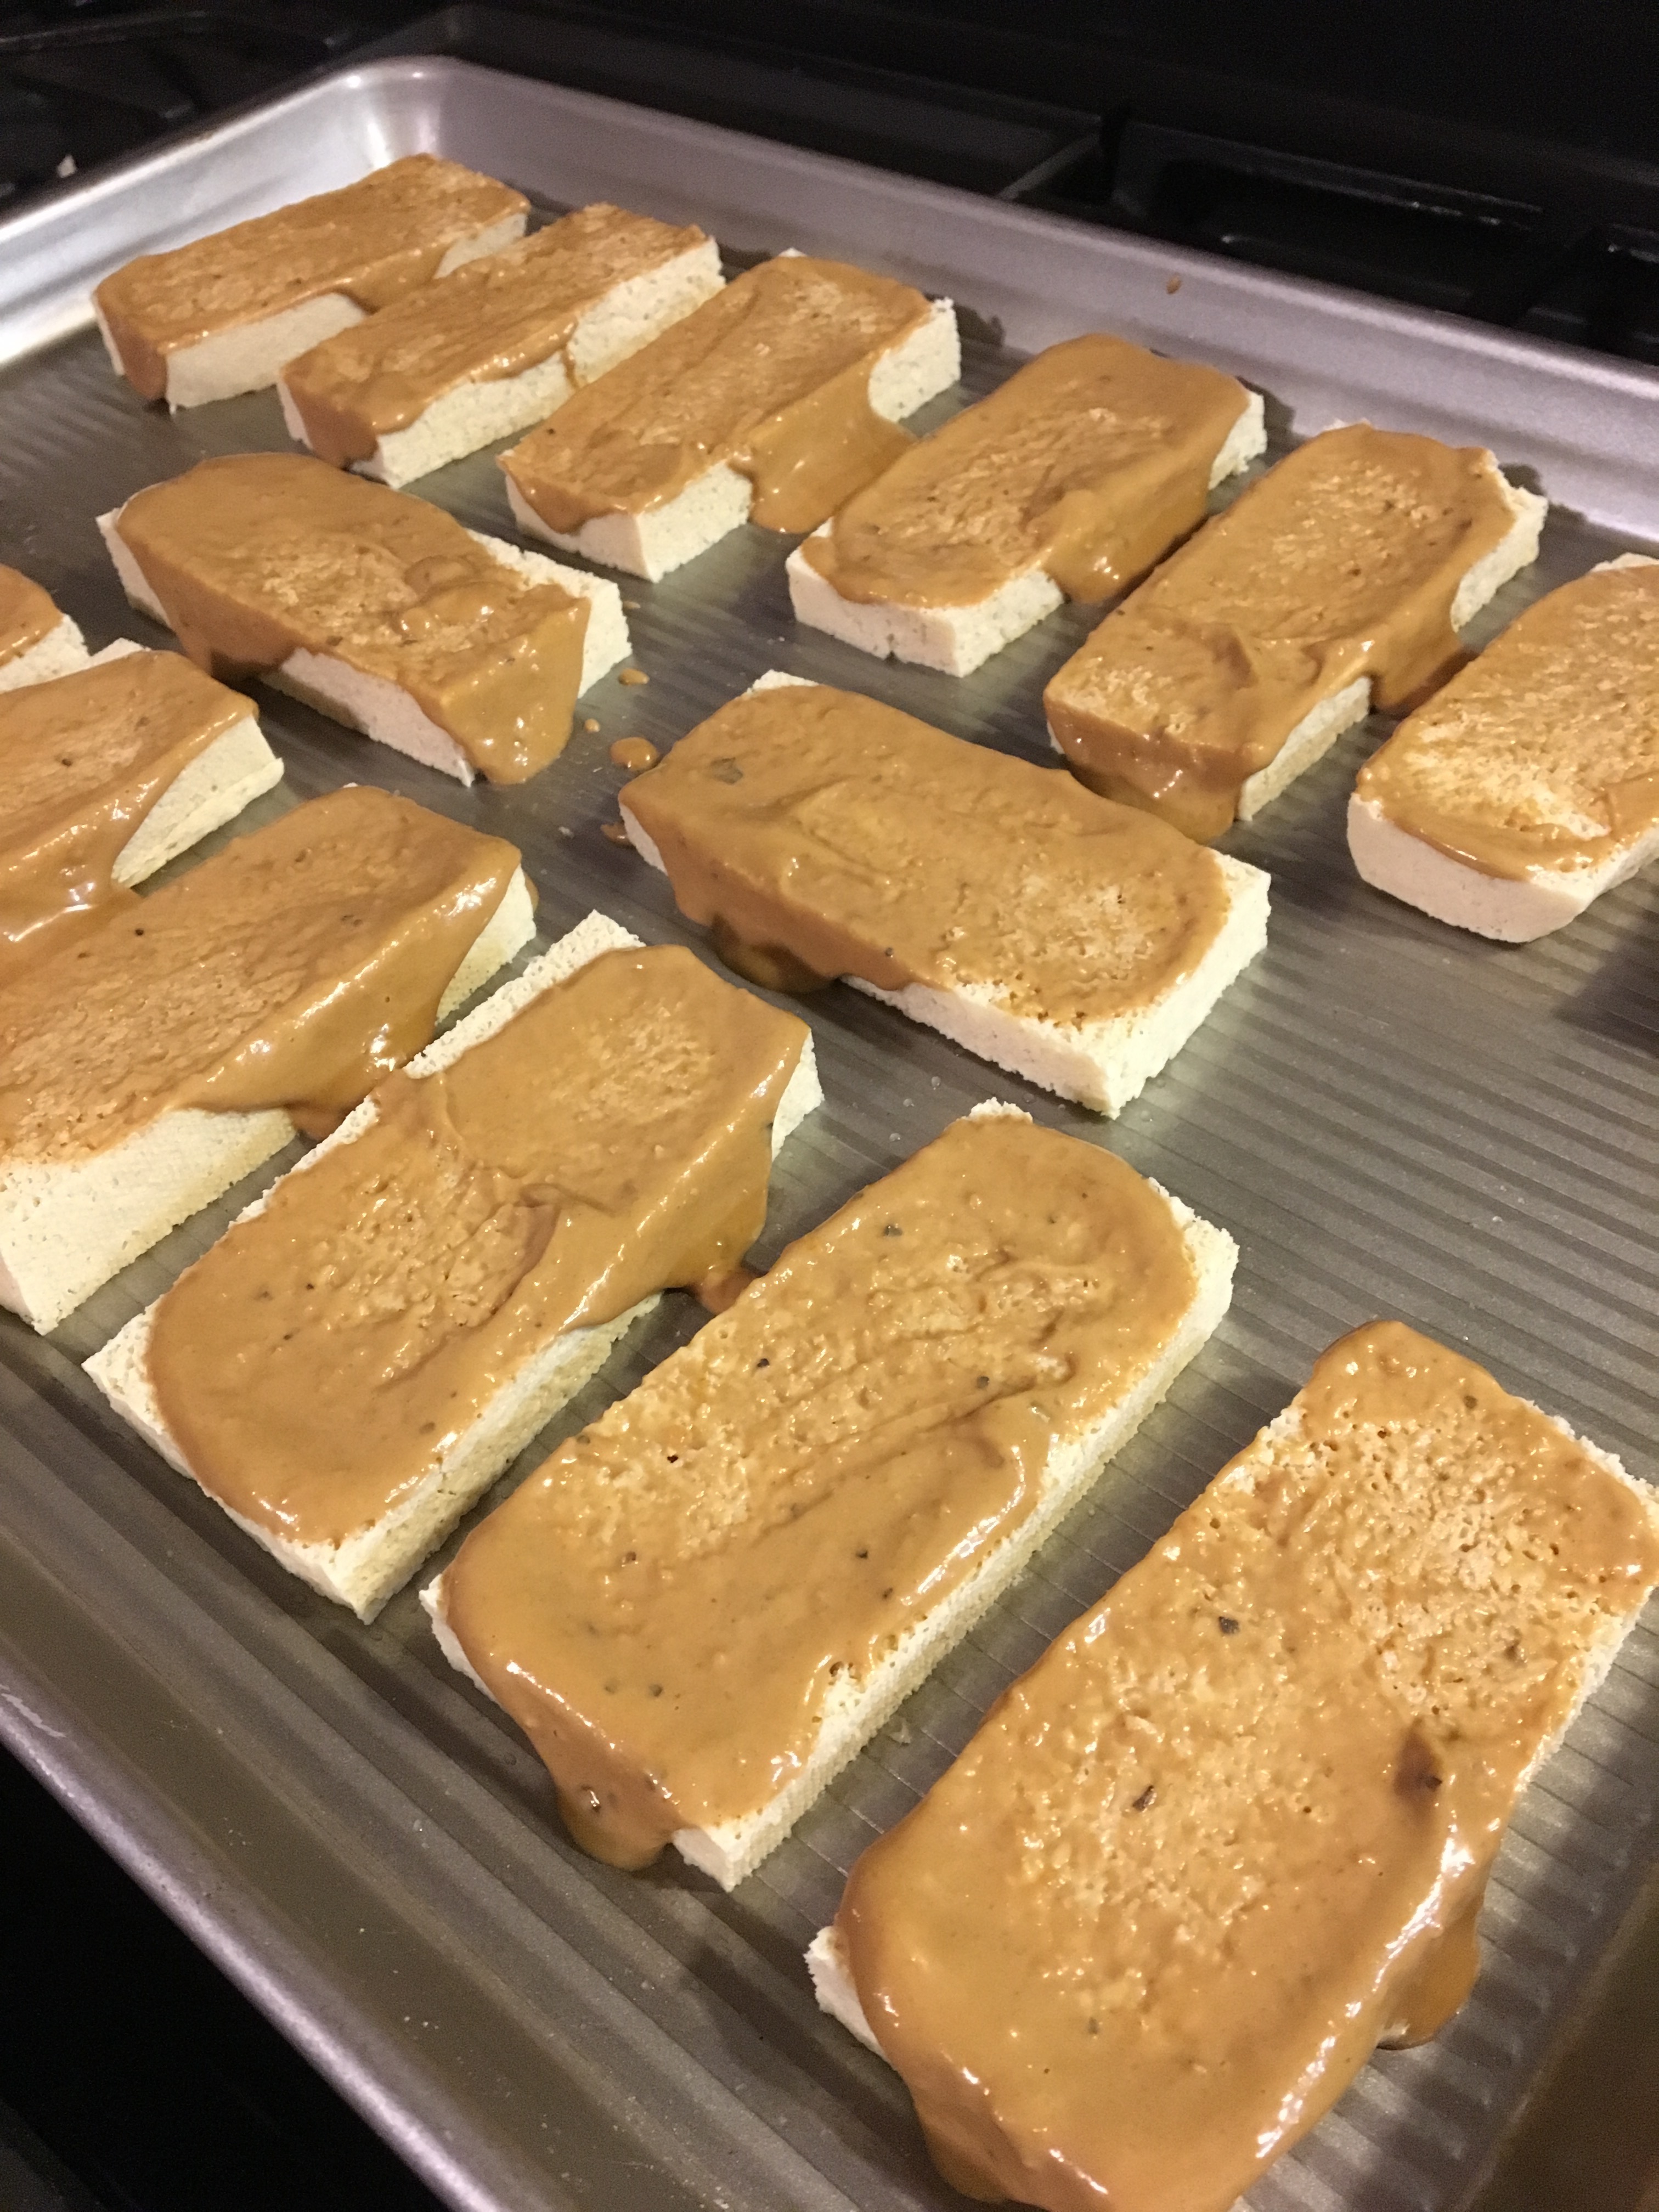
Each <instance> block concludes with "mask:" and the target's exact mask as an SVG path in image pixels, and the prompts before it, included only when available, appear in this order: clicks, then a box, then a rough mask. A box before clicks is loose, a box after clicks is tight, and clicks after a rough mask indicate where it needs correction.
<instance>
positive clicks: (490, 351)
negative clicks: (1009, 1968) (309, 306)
mask: <svg viewBox="0 0 1659 2212" xmlns="http://www.w3.org/2000/svg"><path fill="white" fill-rule="evenodd" d="M703 242H704V241H703V234H702V231H700V230H698V229H697V228H696V227H695V226H694V225H690V224H688V225H686V226H685V227H684V228H678V229H677V228H674V227H672V226H671V225H670V224H668V223H665V222H656V221H655V220H654V219H653V217H652V216H644V215H629V214H628V213H627V212H626V211H625V210H623V209H621V208H614V207H609V206H606V205H605V204H603V203H600V204H596V205H594V206H592V207H586V208H578V209H577V210H576V211H575V212H574V214H573V215H567V216H561V217H560V219H559V221H558V222H552V223H549V224H548V226H547V228H545V229H544V230H538V232H537V233H536V234H535V235H534V236H533V237H532V238H526V239H523V240H520V242H519V243H518V244H517V245H516V246H508V247H507V249H506V251H505V252H501V253H492V254H489V255H488V256H485V257H483V258H480V259H478V260H476V261H469V262H467V263H466V264H465V266H464V267H462V268H460V269H458V270H455V271H454V273H453V275H451V276H444V277H441V278H440V279H439V280H438V282H437V283H434V284H423V285H422V287H421V288H420V289H419V291H418V292H416V293H412V294H410V295H407V296H405V297H404V299H402V300H400V301H397V302H396V303H395V304H394V305H393V306H392V307H383V308H382V309H381V310H380V313H379V314H377V315H374V316H371V317H370V318H369V319H368V321H367V322H363V323H357V324H355V325H353V326H352V328H351V329H350V330H348V331H340V332H339V334H338V335H337V337H331V338H326V339H325V340H324V342H323V343H322V344H321V345H319V346H314V347H313V349H312V350H311V351H310V352H309V353H305V354H301V356H300V357H299V359H298V360H297V361H291V362H289V363H288V364H287V365H286V367H285V368H283V385H284V386H285V387H286V388H287V391H288V394H289V398H290V399H291V400H292V401H293V403H294V404H295V407H296V408H297V410H299V414H300V418H301V421H302V422H304V424H305V428H306V437H307V441H309V443H310V446H311V447H312V450H313V453H318V454H320V455H321V457H322V459H324V460H325V461H332V462H334V463H335V464H336V465H337V466H339V467H344V466H345V465H346V464H347V463H348V462H351V461H366V460H368V459H370V458H371V457H372V455H373V454H374V449H375V447H377V446H378V444H379V443H380V440H381V439H382V438H383V437H385V436H386V435H388V434H389V433H391V432H392V431H395V430H404V429H407V428H408V427H409V425H410V423H411V422H414V421H415V420H416V416H420V415H422V414H423V413H424V412H425V411H426V410H427V409H428V407H430V406H431V405H432V404H433V403H434V402H435V400H439V399H441V398H444V397H445V396H446V394H447V393H448V392H453V391H454V390H456V388H457V387H458V386H460V385H463V384H472V383H483V382H487V381H490V380H495V379H498V378H503V377H509V376H522V375H523V374H524V373H525V372H526V369H531V368H537V367H538V366H539V365H540V364H541V363H542V362H544V361H550V360H551V359H552V357H553V356H555V355H558V356H561V357H562V359H563V361H564V366H565V371H566V374H567V375H568V378H569V381H570V383H571V384H572V385H573V386H574V385H575V384H576V383H577V382H578V381H580V380H579V378H578V376H577V374H576V371H575V369H574V367H573V366H572V364H571V362H570V360H569V357H568V350H567V349H568V344H569V341H570V337H571V334H572V332H573V331H574V330H575V327H576V325H577V324H578V323H579V322H580V320H581V319H582V317H583V316H584V315H585V314H586V313H587V312H588V310H589V309H590V308H591V307H594V306H596V305H597V304H598V303H599V301H601V300H602V299H603V298H604V297H605V294H606V293H607V292H609V291H611V290H612V289H614V288H615V287H616V286H617V285H618V284H623V283H628V282H629V280H630V279H631V278H634V277H636V276H646V275H647V274H649V273H650V271H652V270H655V269H659V268H660V267H661V266H662V265H663V264H664V263H665V262H666V261H671V260H672V259H673V258H675V256H676V255H678V254H682V253H688V252H690V251H691V249H692V248H693V247H694V246H701V245H702V243H703Z"/></svg>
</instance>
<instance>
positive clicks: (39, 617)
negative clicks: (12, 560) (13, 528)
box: [0, 567, 63, 667]
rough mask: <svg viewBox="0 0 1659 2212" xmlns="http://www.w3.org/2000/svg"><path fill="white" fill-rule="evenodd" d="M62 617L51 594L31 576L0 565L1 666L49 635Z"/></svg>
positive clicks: (19, 570)
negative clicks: (42, 588) (53, 603)
mask: <svg viewBox="0 0 1659 2212" xmlns="http://www.w3.org/2000/svg"><path fill="white" fill-rule="evenodd" d="M62 620H63V617H62V616H61V615H60V614H59V613H58V610H57V608H56V607H55V606H54V605H52V599H51V595H50V594H49V593H48V592H44V591H42V590H41V588H40V585H39V584H37V583H36V582H35V581H34V580H33V577H30V576H26V575H24V574H22V572H21V569H17V568H3V567H0V667H3V666H4V665H5V664H6V662H7V661H9V660H15V659H16V658H17V656H18V655H19V653H27V651H28V649H29V647H31V646H32V645H39V644H40V641H41V640H42V638H46V637H50V636H51V635H52V632H53V630H55V629H57V627H58V623H60V622H61V621H62Z"/></svg>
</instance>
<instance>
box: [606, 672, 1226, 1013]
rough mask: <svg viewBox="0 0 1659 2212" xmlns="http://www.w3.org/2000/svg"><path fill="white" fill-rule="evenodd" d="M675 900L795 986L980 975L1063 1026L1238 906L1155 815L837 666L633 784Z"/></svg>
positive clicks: (721, 941) (1103, 1003)
mask: <svg viewBox="0 0 1659 2212" xmlns="http://www.w3.org/2000/svg"><path fill="white" fill-rule="evenodd" d="M622 805H623V811H624V812H625V813H626V814H628V815H629V816H631V817H633V818H634V819H635V821H636V822H638V823H639V824H640V826H641V829H644V830H645V832H646V833H647V836H649V837H650V838H651V839H652V841H653V843H654V844H655V845H656V847H657V849H658V851H659V854H661V857H662V861H663V865H664V866H665V868H666V869H667V871H668V874H669V878H670V880H671V882H672V884H673V886H674V896H675V899H676V900H677V902H678V905H679V908H680V910H681V912H682V913H684V914H686V915H690V918H691V920H692V921H701V922H708V923H710V924H712V925H713V926H714V932H715V943H716V945H717V946H718V947H719V949H720V952H721V955H722V957H724V958H726V960H727V961H728V962H729V963H731V964H732V966H733V967H735V968H736V969H738V972H739V973H740V974H743V975H749V976H750V978H751V979H752V980H755V981H762V982H765V983H769V984H770V985H771V986H772V987H775V988H781V989H801V988H808V987H811V986H812V985H813V984H814V983H822V982H823V981H827V980H828V979H829V978H830V977H832V976H836V975H858V976H861V977H863V978H864V979H865V980H866V981H868V982H871V983H873V984H875V985H876V986H877V987H878V988H880V989H882V990H885V991H897V990H902V989H903V988H904V987H905V986H906V985H908V984H911V983H925V984H928V985H931V986H933V987H934V988H937V989H939V990H956V989H960V988H962V987H964V986H968V987H984V988H986V989H987V990H989V991H991V992H994V993H995V994H996V995H997V999H998V1001H999V1003H1000V1004H1001V1005H1003V1006H1006V1008H1007V1010H1008V1011H1009V1012H1012V1013H1016V1014H1021V1015H1030V1016H1033V1017H1036V1018H1040V1019H1042V1020H1045V1021H1050V1022H1054V1023H1058V1024H1065V1025H1067V1026H1077V1027H1080V1026H1082V1025H1084V1024H1087V1023H1090V1022H1096V1021H1103V1020H1107V1019H1109V1018H1112V1017H1114V1016H1115V1015H1118V1014H1121V1013H1123V1012H1127V1011H1128V1010H1130V1009H1133V1008H1135V1007H1139V1006H1147V1005H1149V1004H1151V1003H1152V1001H1153V1000H1156V999H1157V998H1158V996H1159V995H1160V994H1162V993H1163V992H1164V991H1165V990H1167V989H1168V988H1169V987H1170V985H1171V984H1173V983H1174V982H1176V981H1178V979H1179V978H1180V977H1181V976H1182V975H1187V974H1188V973H1190V972H1191V970H1192V969H1194V967H1195V966H1196V965H1197V964H1198V963H1199V961H1200V959H1201V957H1203V955H1204V953H1205V952H1206V951H1207V950H1208V949H1209V947H1210V945H1212V943H1213V942H1214V940H1215V938H1216V936H1217V935H1218V933H1219V931H1220V929H1221V927H1222V926H1223V924H1224V922H1225V920H1226V915H1227V910H1228V908H1227V892H1226V885H1225V879H1224V878H1223V875H1222V872H1221V870H1220V867H1219V866H1218V864H1217V862H1216V860H1215V856H1214V855H1213V854H1211V853H1206V852H1205V851H1203V850H1202V849H1201V848H1199V847H1197V846H1195V845H1194V844H1192V843H1191V842H1189V841H1188V839H1186V838H1184V837H1182V836H1180V835H1179V834H1178V833H1177V832H1176V831H1175V830H1173V829H1169V828H1167V827H1166V826H1165V825H1164V823H1160V822H1156V821H1154V820H1153V819H1152V817H1150V816H1148V815H1146V814H1144V813H1142V812H1140V811H1139V810H1137V809H1134V808H1130V807H1123V806H1115V805H1112V803H1111V802H1110V801H1109V800H1106V799H1097V798H1096V797H1095V796H1094V794H1093V793H1091V792H1087V791H1085V790H1084V789H1083V788H1082V787H1081V786H1080V785H1079V783H1078V782H1077V781H1075V779H1074V778H1073V777H1071V776H1069V775H1066V773H1065V772H1064V771H1063V770H1061V769H1044V768H1036V767H1033V766H1031V765H1030V763H1026V762H1024V761H1018V760H1012V759H1010V758H1009V757H1007V755H1006V754H1004V753H999V752H994V751H993V750H991V748H990V747H989V746H987V745H975V744H966V743H965V742H964V741H963V739H961V738H951V737H947V736H946V735H945V732H943V731H942V730H936V729H933V728H932V727H931V726H929V725H928V724H927V723H926V722H919V721H916V720H914V718H913V717H912V716H910V715H908V714H900V713H899V712H898V710H897V709H896V708H892V707H887V706H884V705H883V704H881V702H879V701H878V700H874V699H868V698H865V697H863V696H861V695H860V694H859V693H857V692H852V691H836V690H831V689H830V688H829V685H827V684H779V685H777V686H776V687H775V688H769V689H768V690H763V691H755V692H750V693H748V694H747V695H746V696H744V697H743V698H740V699H733V700H732V702H730V703H729V704H728V705H726V706H724V707H722V708H720V710H719V711H718V712H717V713H716V714H712V715H711V716H710V717H709V719H708V720H707V721H706V722H703V723H702V724H701V725H700V726H698V727H697V728H696V729H695V730H693V731H692V732H690V734H689V735H688V736H686V737H684V738H681V739H680V741H679V743H678V744H677V745H676V746H675V747H674V749H673V750H672V751H671V753H670V754H669V756H668V757H667V759H666V760H665V761H664V763H662V765H661V767H659V768H657V769H652V770H651V771H650V773H649V774H648V775H643V776H641V777H639V778H638V779H637V780H636V781H634V782H632V783H630V784H629V785H628V786H627V787H626V788H625V789H624V791H623V793H622Z"/></svg>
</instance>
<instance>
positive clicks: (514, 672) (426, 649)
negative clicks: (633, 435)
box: [99, 453, 629, 783]
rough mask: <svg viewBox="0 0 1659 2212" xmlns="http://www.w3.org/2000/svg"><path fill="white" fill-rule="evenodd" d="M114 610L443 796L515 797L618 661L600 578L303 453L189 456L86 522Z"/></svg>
mask: <svg viewBox="0 0 1659 2212" xmlns="http://www.w3.org/2000/svg"><path fill="white" fill-rule="evenodd" d="M99 527H100V530H101V531H102V532H103V533H104V543H105V544H106V546H107V548H108V550H109V555H110V558H111V560H112V562H114V564H115V568H116V572H117V574H118V575H119V577H120V579H121V582H122V586H123V587H124V588H125V592H126V595H127V597H128V599H131V602H132V604H133V605H134V606H136V607H137V608H138V609H140V611H142V612H143V613H145V614H147V615H150V616H152V617H154V618H155V620H156V621H157V622H161V623H166V624H167V627H168V629H171V630H172V631H173V634H174V635H175V636H176V637H177V638H178V640H179V643H180V645H182V646H183V647H184V648H185V652H186V653H189V655H190V656H191V659H192V660H194V661H196V662H197V663H198V664H199V665H200V666H202V667H203V668H205V669H206V670H207V671H209V672H210V674H212V675H216V676H221V677H223V678H226V679H228V680H229V681H233V682H234V681H237V680H239V679H240V680H243V681H246V678H249V677H251V676H259V677H262V678H264V680H265V682H267V683H269V684H274V685H275V686H276V689H277V690H282V691H289V692H291V693H292V694H293V695H294V696H295V698H296V699H303V700H304V701H305V702H306V703H307V705H308V706H313V707H316V708H319V709H320V710H321V712H322V713H324V714H330V715H331V716H332V717H333V718H334V720H336V721H337V722H343V723H345V724H346V725H347V726H348V727H349V728H351V729H355V730H362V732H364V733H365V734H366V735H367V736H368V737H371V738H374V739H375V740H376V742H377V743H379V744H385V745H391V746H392V747H393V748H394V749H395V750H397V751H398V752H402V753H407V754H409V756H410V757H411V759H414V760H417V761H421V762H423V763H425V765H426V766H427V767H428V768H435V769H441V771H442V773H443V774H444V775H453V776H454V777H455V778H456V779H457V780H458V781H459V782H461V783H471V781H472V780H473V778H474V776H475V775H483V776H485V777H487V778H488V780H489V781H490V782H491V783H522V782H523V781H525V780H526V777H528V776H532V775H535V774H536V772H537V770H538V769H543V768H545V767H546V765H547V763H549V762H550V760H554V759H556V757H557V756H558V755H559V754H560V753H561V752H562V751H563V750H564V747H565V743H566V740H567V739H568V737H569V735H570V724H571V716H572V713H573V710H574V706H575V702H576V699H577V696H578V695H579V694H580V693H581V692H583V691H585V690H586V689H587V688H588V686H589V685H590V684H597V683H598V681H599V678H600V677H601V676H603V675H604V674H605V672H606V671H607V670H609V669H611V668H614V667H615V666H616V665H617V662H618V661H619V660H622V659H625V658H626V656H627V653H628V649H629V647H628V623H627V621H626V619H625V617H623V611H622V600H621V599H620V598H619V597H618V595H617V587H616V586H615V585H614V584H611V583H606V582H605V581H604V580H601V579H600V578H599V577H597V576H585V575H581V574H579V573H578V572H577V571H576V570H575V569H574V568H562V567H560V566H559V564H558V563H557V562H552V561H549V560H546V559H544V557H543V556H541V555H540V554H537V553H521V552H520V550H519V549H518V548H517V547H516V546H514V545H508V544H504V543H503V542H502V541H501V539H499V538H481V537H479V536H478V535H477V532H473V531H470V530H465V529H463V528H462V526H461V525H460V524H459V522H457V521H456V520H455V519H454V517H453V515H450V514H447V513H445V512H444V510H443V509H442V508H441V507H434V506H433V505H432V504H431V503H430V501H427V500H423V499H411V498H410V497H409V496H408V495H407V494H405V493H403V492H396V491H390V490H388V489H386V488H385V487H384V486H383V485H380V484H372V483H365V482H364V481H363V480H362V477H355V476H348V475H343V474H342V473H341V471H339V470H337V469H332V468H331V467H330V466H329V465H328V464H327V463H326V462H325V461H319V460H317V459H313V457H312V456H311V455H310V454H307V453H237V454H233V455H230V456H228V457H227V458H225V459H220V460H209V461H198V462H197V465H196V466H195V467H194V468H193V469H190V470H188V471H186V472H185V474H184V475H183V476H181V477H173V480H172V481H171V482H170V483H159V484H152V485H151V486H150V487H149V489H148V490H147V491H141V492H137V493H135V494H134V495H133V497H132V498H131V499H130V500H128V501H127V502H126V504H125V507H120V508H118V510H117V511H116V512H115V513H112V514H106V515H102V516H100V518H99Z"/></svg>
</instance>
